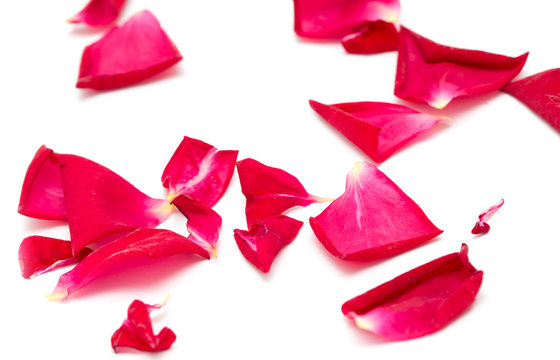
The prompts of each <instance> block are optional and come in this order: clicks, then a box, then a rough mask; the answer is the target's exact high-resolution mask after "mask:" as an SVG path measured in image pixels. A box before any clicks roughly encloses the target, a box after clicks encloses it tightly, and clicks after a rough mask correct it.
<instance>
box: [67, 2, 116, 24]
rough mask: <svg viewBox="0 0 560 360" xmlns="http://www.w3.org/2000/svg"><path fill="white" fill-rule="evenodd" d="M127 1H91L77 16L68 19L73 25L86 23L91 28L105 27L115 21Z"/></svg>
mask: <svg viewBox="0 0 560 360" xmlns="http://www.w3.org/2000/svg"><path fill="white" fill-rule="evenodd" d="M124 2H125V0H90V2H89V3H88V4H87V5H86V6H85V7H84V8H83V9H82V11H80V12H79V13H77V14H76V15H74V16H72V17H71V18H70V19H68V22H71V23H75V24H78V23H84V24H86V25H89V26H103V25H108V24H110V23H112V22H113V21H115V19H116V18H117V16H119V13H120V12H121V9H122V7H123V5H124Z"/></svg>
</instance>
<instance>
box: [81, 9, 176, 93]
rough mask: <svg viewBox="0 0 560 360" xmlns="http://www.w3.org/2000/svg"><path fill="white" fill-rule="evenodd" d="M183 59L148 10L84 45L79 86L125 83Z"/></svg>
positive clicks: (135, 81) (119, 85) (109, 85)
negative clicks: (95, 40) (91, 42)
mask: <svg viewBox="0 0 560 360" xmlns="http://www.w3.org/2000/svg"><path fill="white" fill-rule="evenodd" d="M181 59H182V56H181V54H180V53H179V51H178V50H177V48H176V47H175V45H174V44H173V42H172V41H171V39H169V37H167V35H166V34H165V32H164V31H163V30H162V29H161V27H160V25H159V22H158V21H157V19H156V18H155V17H154V15H152V13H150V12H149V11H147V10H144V11H142V12H139V13H138V14H136V15H134V16H133V17H131V18H130V19H129V20H128V21H127V22H126V23H125V24H124V25H123V26H122V27H115V28H113V29H112V30H111V31H109V32H108V33H107V34H106V35H105V36H103V37H102V38H101V39H100V40H99V41H97V42H95V43H93V44H91V45H89V46H88V47H86V48H85V49H84V53H83V54H82V63H81V65H80V75H79V77H78V82H77V84H76V87H78V88H92V89H96V90H105V89H115V88H119V87H123V86H126V85H130V84H134V83H137V82H139V81H142V80H144V79H147V78H149V77H151V76H153V75H155V74H157V73H160V72H162V71H163V70H165V69H167V68H168V67H170V66H172V65H173V64H175V63H177V62H178V61H179V60H181Z"/></svg>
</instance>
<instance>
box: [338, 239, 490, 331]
mask: <svg viewBox="0 0 560 360" xmlns="http://www.w3.org/2000/svg"><path fill="white" fill-rule="evenodd" d="M467 251H468V248H467V245H465V244H463V246H462V248H461V252H458V253H453V254H449V255H446V256H442V257H440V258H438V259H435V260H433V261H431V262H429V263H427V264H424V265H422V266H419V267H417V268H415V269H412V270H410V271H408V272H406V273H404V274H402V275H400V276H398V277H396V278H394V279H393V280H391V281H388V282H386V283H384V284H382V285H379V286H378V287H376V288H374V289H372V290H370V291H368V292H366V293H364V294H362V295H359V296H357V297H355V298H353V299H351V300H349V301H347V302H346V303H344V305H342V312H343V313H344V315H346V316H347V317H349V318H350V319H352V320H353V321H354V322H355V324H356V326H358V327H359V328H361V329H364V330H367V331H370V332H373V333H376V334H379V335H381V336H383V337H385V338H388V339H390V340H406V339H412V338H416V337H420V336H424V335H428V334H431V333H433V332H436V331H438V330H440V329H441V328H443V327H445V326H446V325H447V324H449V323H450V322H451V321H453V320H454V319H455V318H457V317H458V316H459V315H460V314H461V313H463V312H464V311H465V310H466V309H467V308H468V307H469V305H471V304H472V303H473V302H474V299H475V297H476V294H477V293H478V290H479V288H480V285H481V283H482V275H483V273H482V271H479V270H476V269H475V268H474V267H473V266H472V265H471V263H470V262H469V259H468V257H467Z"/></svg>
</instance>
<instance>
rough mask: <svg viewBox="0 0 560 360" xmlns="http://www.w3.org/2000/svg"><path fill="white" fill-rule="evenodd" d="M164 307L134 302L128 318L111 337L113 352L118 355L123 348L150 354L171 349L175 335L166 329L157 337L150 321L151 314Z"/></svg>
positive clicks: (129, 308) (138, 301)
mask: <svg viewBox="0 0 560 360" xmlns="http://www.w3.org/2000/svg"><path fill="white" fill-rule="evenodd" d="M164 305H165V303H163V304H156V305H146V304H144V303H143V302H142V301H140V300H134V301H133V302H132V304H130V306H129V307H128V317H127V318H126V320H125V321H124V322H123V324H122V326H121V327H120V328H119V329H117V331H115V333H114V334H113V336H112V337H111V346H113V350H114V351H115V352H116V353H117V352H118V349H119V348H121V347H130V348H134V349H137V350H141V351H148V352H155V351H162V350H167V349H169V348H170V347H171V345H172V344H173V343H174V342H175V339H176V336H175V333H173V331H171V329H169V328H167V327H164V328H163V329H161V331H160V332H159V334H157V335H155V334H154V330H153V329H152V320H151V319H150V313H151V312H152V311H153V310H155V309H159V308H161V307H162V306H164Z"/></svg>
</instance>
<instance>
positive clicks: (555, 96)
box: [502, 69, 560, 131]
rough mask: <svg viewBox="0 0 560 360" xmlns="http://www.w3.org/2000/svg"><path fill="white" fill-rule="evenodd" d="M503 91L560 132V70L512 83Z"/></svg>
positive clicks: (545, 72)
mask: <svg viewBox="0 0 560 360" xmlns="http://www.w3.org/2000/svg"><path fill="white" fill-rule="evenodd" d="M502 90H503V91H504V92H506V93H508V94H510V95H511V96H513V97H515V98H517V99H518V100H519V101H521V102H522V103H524V104H525V105H527V106H528V107H529V108H530V109H531V110H533V111H534V112H536V113H537V114H538V115H539V116H541V117H542V118H543V119H545V120H546V121H547V122H548V123H549V124H550V125H552V127H554V128H555V129H556V130H557V131H560V69H551V70H547V71H544V72H541V73H538V74H535V75H532V76H529V77H526V78H524V79H521V80H518V81H514V82H511V83H509V84H508V85H507V86H506V87H505V88H503V89H502Z"/></svg>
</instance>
